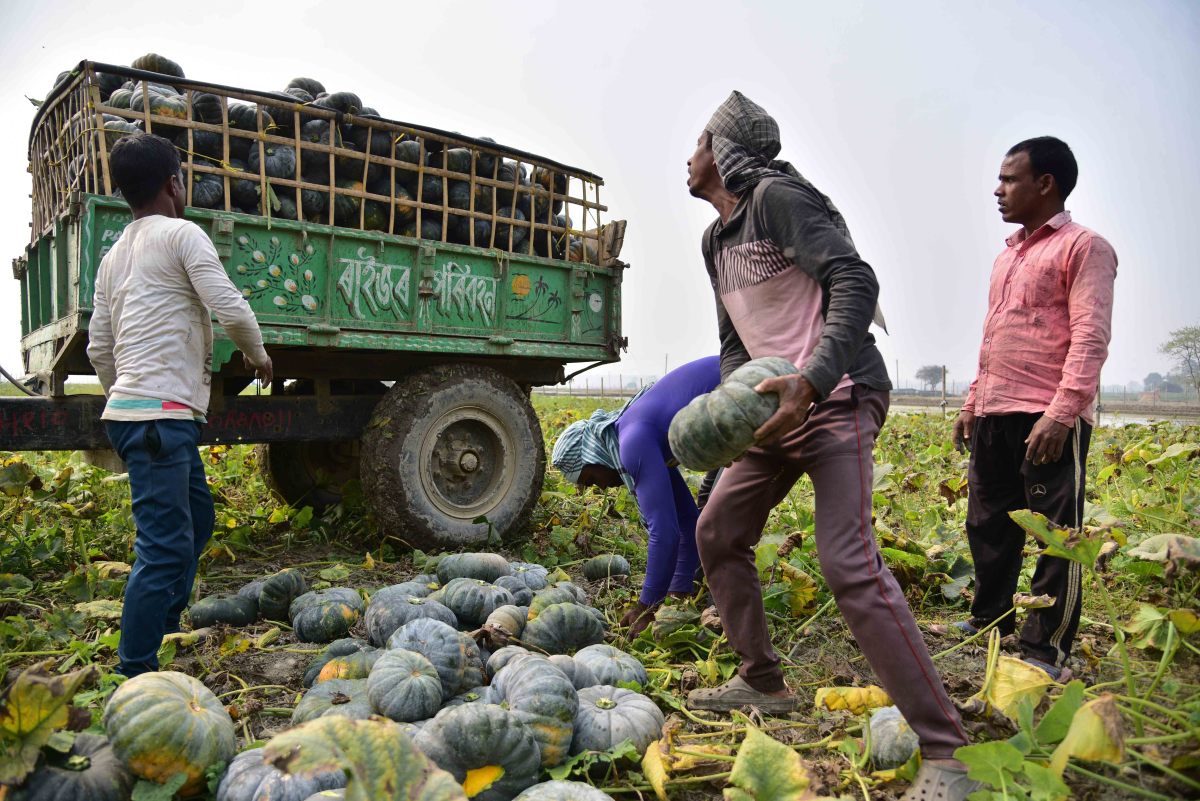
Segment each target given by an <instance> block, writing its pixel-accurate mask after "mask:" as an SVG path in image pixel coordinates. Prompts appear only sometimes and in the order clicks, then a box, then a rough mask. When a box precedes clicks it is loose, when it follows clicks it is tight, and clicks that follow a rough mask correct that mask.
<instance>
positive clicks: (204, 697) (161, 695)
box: [104, 671, 237, 797]
mask: <svg viewBox="0 0 1200 801" xmlns="http://www.w3.org/2000/svg"><path fill="white" fill-rule="evenodd" d="M104 731H105V733H106V734H107V735H108V740H109V742H111V743H112V747H113V752H114V753H115V754H116V755H117V758H118V759H120V760H121V762H122V763H123V764H124V765H125V767H127V768H129V770H130V771H132V772H133V773H134V774H135V775H137V776H138V777H140V778H143V779H147V780H149V781H152V782H158V783H159V784H161V783H163V782H165V781H166V780H167V779H169V778H171V777H172V776H174V775H175V774H177V773H183V774H185V775H186V776H187V781H186V782H185V783H184V785H183V787H182V788H180V794H181V795H183V796H185V797H186V796H189V795H195V794H196V793H198V792H200V791H201V790H203V789H204V786H205V779H204V772H205V771H206V770H208V769H209V767H211V766H212V765H215V764H216V763H218V762H226V763H227V762H229V760H230V759H233V755H234V754H235V753H236V752H237V735H236V734H235V732H234V728H233V721H232V720H231V719H230V718H229V713H228V712H226V711H225V707H224V706H222V705H221V702H220V701H218V700H217V698H216V696H214V695H213V694H212V691H211V690H209V689H208V688H207V687H205V686H204V685H203V684H201V683H200V682H199V681H197V680H196V679H193V678H192V677H191V676H188V675H186V674H183V673H176V672H174V671H160V672H157V673H143V674H141V675H140V676H135V677H134V678H132V679H129V680H128V681H126V682H125V683H124V684H122V685H121V686H120V687H118V688H117V691H116V692H114V693H113V694H112V697H111V698H109V699H108V704H107V705H105V707H104Z"/></svg>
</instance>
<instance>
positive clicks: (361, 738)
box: [263, 717, 466, 801]
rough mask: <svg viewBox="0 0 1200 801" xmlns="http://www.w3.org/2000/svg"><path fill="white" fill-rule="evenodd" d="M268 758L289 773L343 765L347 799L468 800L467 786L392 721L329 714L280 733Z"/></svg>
mask: <svg viewBox="0 0 1200 801" xmlns="http://www.w3.org/2000/svg"><path fill="white" fill-rule="evenodd" d="M263 758H264V759H265V760H266V761H268V762H270V763H271V764H272V765H274V766H275V767H276V768H278V769H279V770H282V771H283V772H284V773H291V774H296V775H301V776H311V775H313V774H314V773H321V772H324V771H331V770H340V771H342V772H344V773H345V774H346V776H347V778H348V779H349V783H348V784H347V786H346V801H380V800H381V799H389V798H404V799H407V801H465V799H466V795H465V794H464V793H463V788H462V787H461V786H459V784H458V782H456V781H455V780H454V777H453V776H451V775H450V774H449V773H447V772H446V771H444V770H442V769H441V768H439V767H437V766H436V765H434V764H433V763H432V762H430V761H429V759H428V758H427V757H426V756H425V755H424V754H422V753H421V752H420V751H418V750H417V747H416V746H415V745H413V742H412V739H411V738H409V737H407V736H405V735H404V733H403V732H402V731H401V729H400V727H399V726H397V725H396V724H395V723H393V722H392V721H390V720H384V719H382V718H372V719H370V720H350V719H349V718H342V717H324V718H317V719H316V720H311V721H309V722H308V723H303V724H301V725H299V726H297V727H295V728H293V729H288V730H287V731H285V732H283V733H282V734H279V735H276V736H275V737H274V738H273V739H272V740H271V741H270V742H269V743H267V745H266V750H265V751H264V752H263Z"/></svg>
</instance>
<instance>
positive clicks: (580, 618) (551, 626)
mask: <svg viewBox="0 0 1200 801" xmlns="http://www.w3.org/2000/svg"><path fill="white" fill-rule="evenodd" d="M530 611H532V610H530ZM603 639H604V625H603V624H602V623H601V622H600V621H599V620H597V619H596V618H595V616H593V615H592V613H591V612H589V611H588V610H587V608H586V607H583V606H580V605H579V604H576V603H560V604H551V605H550V606H548V607H546V608H545V609H543V610H542V613H541V614H540V615H538V616H537V617H536V618H534V619H532V620H530V621H529V622H528V623H527V624H526V625H525V631H524V633H523V634H522V635H521V641H522V642H524V643H525V644H526V645H528V646H530V647H533V648H538V649H540V650H542V651H545V652H546V653H550V654H566V653H571V652H573V651H575V650H576V649H578V648H583V647H584V646H585V645H592V644H593V643H598V642H600V641H601V640H603Z"/></svg>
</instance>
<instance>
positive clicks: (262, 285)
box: [257, 278, 267, 289]
mask: <svg viewBox="0 0 1200 801" xmlns="http://www.w3.org/2000/svg"><path fill="white" fill-rule="evenodd" d="M257 286H258V288H259V289H266V288H267V279H265V278H260V279H258V281H257Z"/></svg>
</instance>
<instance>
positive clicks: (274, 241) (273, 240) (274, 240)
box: [271, 236, 279, 248]
mask: <svg viewBox="0 0 1200 801" xmlns="http://www.w3.org/2000/svg"><path fill="white" fill-rule="evenodd" d="M271 247H275V248H277V247H279V237H277V236H273V237H271Z"/></svg>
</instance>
